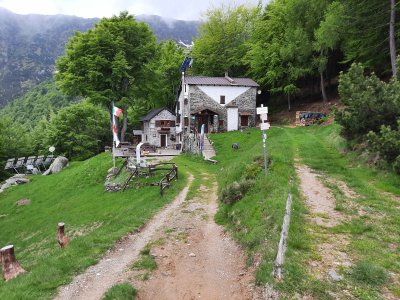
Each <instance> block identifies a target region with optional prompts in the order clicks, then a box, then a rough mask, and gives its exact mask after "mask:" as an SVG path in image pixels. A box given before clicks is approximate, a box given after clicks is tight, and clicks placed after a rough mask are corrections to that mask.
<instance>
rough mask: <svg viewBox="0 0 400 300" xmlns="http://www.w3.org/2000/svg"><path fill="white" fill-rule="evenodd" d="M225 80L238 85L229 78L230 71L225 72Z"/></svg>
mask: <svg viewBox="0 0 400 300" xmlns="http://www.w3.org/2000/svg"><path fill="white" fill-rule="evenodd" d="M225 79H226V80H228V81H229V82H230V84H236V82H235V80H233V79H232V78H230V77H229V75H228V71H226V72H225Z"/></svg>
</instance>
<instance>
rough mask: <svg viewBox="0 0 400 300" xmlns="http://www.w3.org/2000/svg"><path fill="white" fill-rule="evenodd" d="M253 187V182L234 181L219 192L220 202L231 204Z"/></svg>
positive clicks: (245, 180) (246, 180) (244, 180)
mask: <svg viewBox="0 0 400 300" xmlns="http://www.w3.org/2000/svg"><path fill="white" fill-rule="evenodd" d="M253 185H254V180H248V179H242V180H241V181H239V182H237V181H234V182H233V183H232V184H230V185H228V186H227V187H226V188H224V189H223V190H222V191H221V194H220V197H219V198H220V200H221V201H222V202H223V203H225V204H233V203H235V202H237V201H239V200H240V199H242V198H243V197H244V195H245V194H246V193H247V191H248V190H249V189H250V187H252V186H253Z"/></svg>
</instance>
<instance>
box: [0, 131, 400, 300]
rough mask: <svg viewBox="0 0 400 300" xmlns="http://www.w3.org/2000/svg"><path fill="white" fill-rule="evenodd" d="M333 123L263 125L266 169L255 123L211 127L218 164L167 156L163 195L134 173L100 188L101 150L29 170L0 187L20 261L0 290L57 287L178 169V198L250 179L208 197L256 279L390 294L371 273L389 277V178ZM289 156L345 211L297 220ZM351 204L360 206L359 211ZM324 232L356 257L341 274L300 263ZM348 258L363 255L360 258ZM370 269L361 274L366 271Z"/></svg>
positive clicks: (147, 206) (308, 288)
mask: <svg viewBox="0 0 400 300" xmlns="http://www.w3.org/2000/svg"><path fill="white" fill-rule="evenodd" d="M339 130H340V128H339V127H338V126H336V125H333V126H325V127H322V126H321V127H318V126H312V127H301V128H277V127H273V128H271V129H270V130H268V132H267V134H268V139H267V152H268V158H269V161H270V164H269V170H268V176H265V175H264V172H263V168H262V166H261V167H260V160H259V158H260V156H261V157H262V155H263V148H262V138H261V131H260V130H258V129H250V130H245V131H243V132H229V133H225V134H215V135H212V139H213V140H214V142H215V147H216V150H217V157H216V159H217V160H218V161H219V163H218V164H215V165H213V164H209V163H206V162H204V161H203V160H202V159H201V158H199V157H197V156H193V155H182V156H180V157H177V158H175V159H174V161H175V162H176V163H177V164H178V166H179V180H178V181H176V182H174V183H173V184H172V186H171V188H170V189H168V190H166V193H165V195H164V197H160V196H159V189H158V188H157V187H149V186H144V187H141V188H135V187H136V186H135V185H134V184H132V185H131V186H132V187H134V188H132V189H128V190H127V191H125V192H124V193H105V192H104V186H103V184H104V178H105V174H106V171H107V170H108V169H109V168H110V167H111V159H110V157H109V156H107V155H106V154H103V155H100V156H97V157H95V158H93V159H90V160H88V161H85V162H81V163H72V164H71V166H70V167H69V168H68V169H66V170H65V171H63V172H61V173H60V174H56V175H51V176H48V177H42V176H33V177H32V182H31V183H29V184H27V185H25V186H19V187H16V188H13V189H11V190H8V191H6V192H5V193H3V194H1V195H0V215H1V216H2V217H0V228H1V233H0V242H1V244H0V246H5V245H7V244H10V243H12V244H14V245H15V249H16V255H17V258H18V260H19V261H20V263H21V264H22V266H23V267H24V268H25V269H27V270H28V273H26V274H23V275H22V276H19V277H18V278H16V279H14V280H12V281H10V282H8V283H3V282H0V299H48V298H50V297H51V296H52V295H54V293H55V291H56V289H57V287H58V286H60V285H62V284H66V283H68V282H69V281H70V280H71V279H72V277H73V276H74V275H76V274H78V273H80V272H82V271H83V270H85V269H86V268H87V267H88V266H90V265H92V264H94V263H95V262H96V261H97V260H98V259H99V258H100V257H101V256H102V255H103V254H104V252H105V251H106V249H108V248H110V247H111V246H112V245H113V243H114V242H115V241H116V240H118V239H119V238H120V237H122V236H124V235H125V234H127V233H128V232H130V231H133V230H135V229H136V228H138V227H139V226H141V225H142V224H144V223H145V222H146V220H148V219H149V218H150V217H151V216H152V215H153V214H154V213H155V212H156V211H157V210H159V209H160V208H161V207H162V206H163V205H164V204H166V203H168V202H169V201H171V199H173V197H174V196H175V195H176V194H177V193H178V192H179V191H180V190H181V189H182V187H183V186H184V185H185V182H186V181H187V179H188V176H189V175H188V174H189V173H191V174H193V175H194V177H195V180H194V181H193V184H192V185H191V187H190V189H189V193H188V199H187V201H190V200H191V199H193V198H194V197H198V196H200V197H201V194H199V191H198V190H199V188H200V186H202V185H204V186H206V187H211V186H212V185H213V184H214V182H215V181H217V182H218V188H219V194H220V193H221V192H222V191H223V190H224V189H226V188H227V187H228V186H229V185H231V184H232V183H233V182H234V181H237V182H240V181H241V180H243V179H245V178H251V179H252V180H254V184H253V185H252V187H251V188H250V189H249V190H248V191H247V193H246V194H245V195H244V197H243V198H242V199H240V200H239V201H237V202H235V203H232V204H228V205H225V204H222V203H220V204H219V211H218V213H217V215H216V217H215V220H216V221H217V222H218V223H220V224H222V225H224V226H225V227H226V228H227V230H228V231H229V232H230V233H231V234H232V235H233V237H234V238H235V239H236V240H237V241H238V242H239V243H240V244H241V245H242V246H243V247H244V249H246V251H247V254H248V262H249V264H250V263H252V262H253V260H254V258H255V257H261V263H260V265H259V267H258V269H257V273H256V280H257V283H258V284H261V285H263V284H266V283H268V284H270V285H272V286H273V287H274V288H276V289H278V290H280V291H281V292H282V294H283V295H284V297H287V298H291V297H294V296H295V295H296V294H301V295H312V296H313V297H314V298H315V299H330V298H332V295H331V294H330V292H333V293H339V294H340V292H341V291H343V290H347V291H349V293H350V295H351V297H353V298H360V299H380V298H382V295H381V290H382V289H383V288H384V287H385V288H388V289H389V291H391V293H392V294H393V295H394V296H395V297H399V298H400V289H399V288H398V287H396V286H395V284H394V283H393V282H392V281H391V280H390V278H387V279H385V278H384V277H385V275H382V274H396V275H397V276H400V263H399V261H400V254H399V251H398V249H399V243H400V240H399V236H400V210H399V203H398V201H396V200H393V199H392V198H391V197H390V196H388V195H386V194H385V192H390V193H392V194H393V195H395V196H399V195H400V177H399V176H397V175H394V174H392V173H387V172H383V171H378V170H375V169H373V168H369V167H368V166H366V165H365V164H364V163H363V162H362V160H361V159H360V157H358V155H357V154H355V153H352V152H346V151H345V146H346V142H345V141H344V140H343V139H342V138H340V136H339V134H338V133H339ZM232 143H239V144H240V148H239V149H238V150H233V149H232V148H231V144H232ZM295 158H298V159H299V161H300V163H303V164H306V165H308V166H309V167H310V168H312V169H314V170H316V171H318V172H319V173H321V176H322V178H323V182H324V184H325V185H326V186H328V187H329V188H330V189H331V190H332V191H333V195H334V196H335V199H336V209H337V210H338V211H340V212H341V213H342V214H344V215H346V217H347V219H348V220H349V221H347V222H344V223H343V224H340V225H338V226H336V227H333V228H318V226H312V225H310V224H309V223H308V222H307V221H306V217H307V214H308V211H307V208H306V207H305V205H304V201H303V199H302V198H301V194H300V191H299V187H298V186H299V178H298V177H297V176H296V172H295V163H294V161H295ZM291 176H292V177H293V179H294V182H293V186H292V188H291V192H292V194H293V206H292V218H291V225H290V230H289V239H288V248H287V252H286V258H285V265H284V280H283V281H281V282H277V281H275V279H274V278H273V277H272V269H273V262H274V260H275V256H276V251H277V246H278V242H279V237H280V232H281V226H282V221H283V216H284V209H285V204H286V198H287V193H288V190H289V178H290V177H291ZM328 177H329V178H333V179H335V180H339V181H343V182H345V183H346V184H347V186H348V187H349V188H350V189H352V190H353V191H355V192H356V193H357V194H358V195H359V197H357V198H354V199H353V198H348V197H346V196H345V194H344V192H343V191H341V189H340V187H339V186H338V185H337V184H335V181H334V180H333V181H329V180H325V179H326V178H328ZM150 179H151V178H150ZM22 198H29V199H31V200H32V204H31V205H27V206H16V204H15V202H16V201H17V200H19V199H22ZM359 209H362V211H363V212H365V215H363V216H360V215H358V210H359ZM61 221H63V222H65V223H66V234H67V236H69V237H71V242H70V245H69V246H68V247H67V248H66V249H64V250H61V249H59V248H58V245H57V242H56V241H55V231H56V226H57V223H58V222H61ZM171 234H175V233H174V232H171ZM328 235H330V236H333V237H335V235H346V236H347V237H348V238H349V241H350V243H349V245H347V246H345V248H346V249H345V251H346V253H347V254H348V256H349V257H350V258H351V259H352V260H353V261H354V263H355V265H353V266H352V267H351V268H345V267H343V268H341V269H340V270H338V271H339V273H340V274H342V275H345V276H344V279H343V280H342V281H341V282H338V283H334V282H331V281H329V280H325V279H323V278H322V279H318V278H316V277H315V275H314V274H310V273H309V267H308V263H309V262H310V261H311V260H315V259H321V258H322V257H323V253H318V251H317V246H318V243H320V242H321V241H324V237H326V236H328ZM325 240H326V239H325ZM142 256H149V253H147V254H146V253H144V254H143V255H142ZM357 262H369V263H368V264H366V266H365V265H363V264H362V263H357ZM371 262H373V264H371ZM360 265H361V266H360ZM152 267H154V260H153V262H150V261H147V260H146V261H143V262H141V268H143V269H146V273H145V274H147V275H146V276H147V277H148V276H149V273H147V268H149V269H151V268H152ZM370 273H371V274H373V277H372V278H369V277H368V275H369V274H370ZM383 279H385V280H383Z"/></svg>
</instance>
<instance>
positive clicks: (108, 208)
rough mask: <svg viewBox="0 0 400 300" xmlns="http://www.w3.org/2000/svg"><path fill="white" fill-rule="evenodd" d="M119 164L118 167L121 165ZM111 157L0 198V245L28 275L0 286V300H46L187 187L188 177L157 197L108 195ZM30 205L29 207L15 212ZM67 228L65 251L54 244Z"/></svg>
mask: <svg viewBox="0 0 400 300" xmlns="http://www.w3.org/2000/svg"><path fill="white" fill-rule="evenodd" d="M119 163H121V162H119ZM111 166H112V160H111V156H110V154H106V153H105V154H101V155H99V156H96V157H93V158H91V159H89V160H86V161H84V162H73V163H71V165H70V166H69V167H68V168H67V169H65V170H64V171H63V172H61V173H58V174H54V175H51V176H40V175H37V176H32V177H31V179H32V182H30V183H29V184H26V185H21V186H17V187H13V188H10V189H8V190H7V191H5V192H4V193H2V194H0V228H1V231H0V245H1V247H3V246H5V245H8V244H13V245H14V247H15V253H16V257H17V259H18V261H19V262H20V264H21V265H22V267H23V268H25V269H26V270H27V271H28V272H27V273H25V274H23V275H21V276H19V277H17V278H16V279H13V280H11V281H9V282H7V283H4V282H3V281H0V299H48V298H51V296H52V295H54V293H55V292H56V289H57V287H58V286H60V285H63V284H66V283H68V282H69V281H71V279H72V277H73V276H74V275H76V274H78V273H80V272H82V271H84V270H85V269H86V268H87V267H88V266H90V265H93V264H95V263H96V261H97V260H98V259H99V258H101V257H102V256H103V255H104V253H105V252H106V250H107V249H109V248H111V247H112V246H113V244H114V242H115V241H116V240H118V239H119V238H121V237H122V236H124V235H126V234H128V233H129V232H132V231H134V230H135V229H137V228H139V227H140V226H141V225H143V224H144V223H145V222H146V221H147V220H148V219H149V218H150V217H151V216H152V215H153V214H154V213H155V212H157V211H158V210H159V209H160V208H162V207H163V206H164V205H165V204H166V203H168V202H170V201H171V200H172V199H173V198H174V196H175V195H177V194H178V193H179V191H180V190H181V189H182V187H183V186H184V185H185V182H186V178H187V175H186V174H185V173H184V172H180V174H179V175H180V177H179V180H178V181H176V182H174V183H173V184H172V186H171V188H170V189H167V190H166V192H165V194H164V196H163V197H160V190H159V188H158V187H143V188H140V189H127V190H126V191H125V192H117V193H107V192H105V191H104V181H105V176H106V174H107V170H108V169H109V168H110V167H111ZM20 199H30V200H31V201H32V204H30V205H26V206H17V205H16V201H18V200H20ZM58 222H65V224H66V225H65V231H66V235H67V236H68V237H69V238H70V239H71V241H70V244H69V245H68V247H66V248H65V249H60V248H59V246H58V243H57V241H56V230H57V223H58Z"/></svg>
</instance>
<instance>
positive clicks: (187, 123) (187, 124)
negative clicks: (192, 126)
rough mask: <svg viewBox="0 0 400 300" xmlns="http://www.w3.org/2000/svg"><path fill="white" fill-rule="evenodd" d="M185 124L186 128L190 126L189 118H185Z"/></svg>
mask: <svg viewBox="0 0 400 300" xmlns="http://www.w3.org/2000/svg"><path fill="white" fill-rule="evenodd" d="M183 119H184V122H185V126H189V118H188V117H184V118H183Z"/></svg>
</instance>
